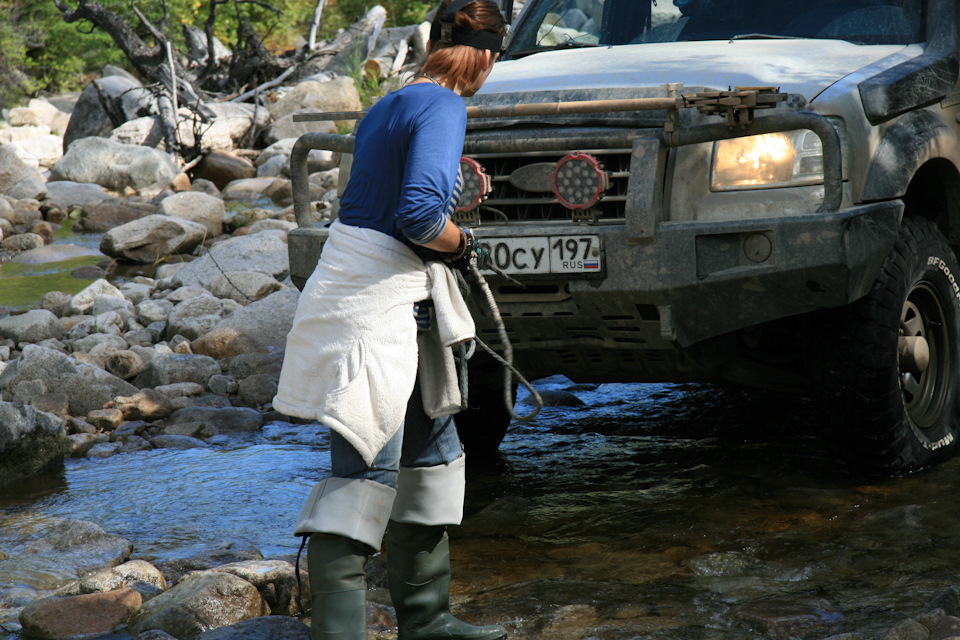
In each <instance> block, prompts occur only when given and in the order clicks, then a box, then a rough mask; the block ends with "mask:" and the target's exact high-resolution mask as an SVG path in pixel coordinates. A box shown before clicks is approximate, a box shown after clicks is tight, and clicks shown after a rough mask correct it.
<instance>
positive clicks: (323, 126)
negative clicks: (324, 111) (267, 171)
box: [263, 109, 337, 162]
mask: <svg viewBox="0 0 960 640" xmlns="http://www.w3.org/2000/svg"><path fill="white" fill-rule="evenodd" d="M315 113H317V111H316V110H315V109H297V110H296V111H292V112H290V113H287V114H284V115H282V116H280V117H279V118H277V119H276V120H275V121H274V123H273V124H272V125H270V126H269V127H268V128H267V130H266V131H265V132H264V134H263V141H264V143H265V144H267V145H273V144H276V143H278V142H280V141H282V140H285V139H290V138H292V139H294V140H295V139H296V138H299V137H300V136H302V135H304V134H306V133H336V132H337V125H336V123H334V122H333V121H332V120H310V121H307V122H295V121H294V117H295V116H298V115H301V114H315ZM289 155H290V154H289V153H287V156H288V158H289ZM264 162H266V160H264Z"/></svg>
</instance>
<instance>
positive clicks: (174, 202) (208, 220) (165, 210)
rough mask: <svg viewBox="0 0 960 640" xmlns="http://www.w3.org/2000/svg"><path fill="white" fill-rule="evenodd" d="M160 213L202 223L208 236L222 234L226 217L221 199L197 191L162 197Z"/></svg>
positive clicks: (212, 236) (213, 236)
mask: <svg viewBox="0 0 960 640" xmlns="http://www.w3.org/2000/svg"><path fill="white" fill-rule="evenodd" d="M160 213H162V214H164V215H168V216H171V217H174V218H181V219H183V220H190V221H191V222H196V223H198V224H202V225H203V226H204V227H206V228H207V237H208V238H215V237H217V236H219V235H220V234H222V233H223V223H224V222H225V221H226V219H227V214H226V208H225V207H224V205H223V200H222V199H220V198H215V197H213V196H210V195H207V194H205V193H201V192H199V191H185V192H183V193H176V194H174V195H172V196H170V197H168V198H164V199H163V200H162V201H161V202H160Z"/></svg>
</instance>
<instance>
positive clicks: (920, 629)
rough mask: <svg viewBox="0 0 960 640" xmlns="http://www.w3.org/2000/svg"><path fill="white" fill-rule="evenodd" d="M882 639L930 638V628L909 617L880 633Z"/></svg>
mask: <svg viewBox="0 0 960 640" xmlns="http://www.w3.org/2000/svg"><path fill="white" fill-rule="evenodd" d="M880 640H930V630H929V629H927V628H926V627H925V626H923V625H922V624H920V623H919V622H917V621H916V620H912V619H908V620H903V621H902V622H898V623H897V624H895V625H893V626H892V627H891V628H890V629H888V630H887V631H886V632H884V633H883V634H881V635H880Z"/></svg>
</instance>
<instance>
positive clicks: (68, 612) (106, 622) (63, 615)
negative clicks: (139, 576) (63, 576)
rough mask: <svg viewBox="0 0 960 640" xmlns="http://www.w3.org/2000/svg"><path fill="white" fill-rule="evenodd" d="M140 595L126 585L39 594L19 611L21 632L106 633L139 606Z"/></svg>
mask: <svg viewBox="0 0 960 640" xmlns="http://www.w3.org/2000/svg"><path fill="white" fill-rule="evenodd" d="M141 604H142V598H141V596H140V594H139V593H137V591H135V590H133V589H130V588H123V589H117V590H116V591H109V592H106V593H90V594H85V595H79V596H66V597H54V598H42V599H40V600H35V601H34V602H31V603H30V604H28V605H27V606H26V607H25V608H24V610H23V611H22V612H21V614H20V624H22V625H23V631H24V634H25V635H26V636H28V637H34V638H48V639H58V638H74V637H77V636H85V635H92V634H100V633H106V632H108V631H112V630H114V629H116V628H117V627H119V626H120V625H122V624H125V623H126V622H127V621H128V620H129V619H130V618H131V617H133V615H134V614H136V613H137V612H138V611H139V610H140V607H141Z"/></svg>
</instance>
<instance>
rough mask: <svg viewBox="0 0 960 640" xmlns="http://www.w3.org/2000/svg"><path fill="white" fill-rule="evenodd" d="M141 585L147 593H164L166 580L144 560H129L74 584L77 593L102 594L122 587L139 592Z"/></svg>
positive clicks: (85, 577) (87, 576) (96, 572)
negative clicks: (146, 587) (145, 587)
mask: <svg viewBox="0 0 960 640" xmlns="http://www.w3.org/2000/svg"><path fill="white" fill-rule="evenodd" d="M143 585H146V586H148V587H150V589H144V591H147V593H159V592H162V591H166V589H167V580H166V578H164V577H163V574H162V573H160V570H159V569H157V568H156V567H155V566H153V565H152V564H150V563H149V562H147V561H145V560H130V561H129V562H124V563H123V564H121V565H118V566H116V567H111V568H109V569H101V570H100V571H95V572H93V573H91V574H90V575H86V576H84V577H83V578H81V579H80V580H79V581H78V582H77V583H76V590H77V592H78V593H103V592H106V591H113V590H114V589H122V588H123V587H124V586H128V587H133V588H134V589H137V590H138V591H140V593H141V594H143V591H141V588H142V587H143Z"/></svg>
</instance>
